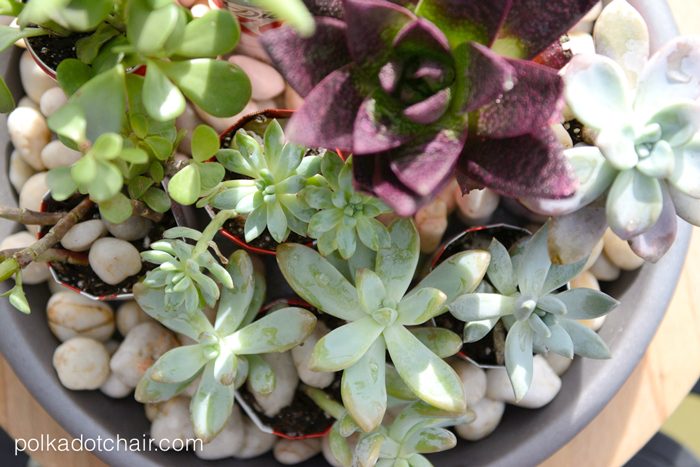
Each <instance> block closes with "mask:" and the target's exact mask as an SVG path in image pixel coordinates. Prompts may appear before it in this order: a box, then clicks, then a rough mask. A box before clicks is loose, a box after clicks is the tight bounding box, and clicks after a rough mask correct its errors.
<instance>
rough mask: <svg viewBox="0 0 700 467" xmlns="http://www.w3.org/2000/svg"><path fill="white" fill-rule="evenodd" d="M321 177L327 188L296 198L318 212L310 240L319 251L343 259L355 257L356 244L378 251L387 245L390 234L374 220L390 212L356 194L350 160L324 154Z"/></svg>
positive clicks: (306, 191) (311, 224) (312, 189)
mask: <svg viewBox="0 0 700 467" xmlns="http://www.w3.org/2000/svg"><path fill="white" fill-rule="evenodd" d="M321 174H322V175H323V178H324V179H325V180H326V182H327V186H309V187H306V188H304V190H303V191H302V192H301V193H300V194H299V196H300V197H301V199H302V200H303V201H304V202H305V203H306V204H308V205H309V206H311V207H312V208H314V209H317V210H318V211H319V212H317V213H316V214H314V215H313V216H312V217H311V220H310V221H309V230H308V232H309V237H311V238H313V239H316V240H318V251H320V252H321V254H322V255H323V256H329V255H330V254H331V253H333V252H334V251H336V250H337V251H338V253H339V254H340V256H341V257H342V258H343V259H349V258H351V257H352V256H353V255H354V254H355V250H356V248H357V244H358V243H359V242H361V243H363V244H364V245H365V246H366V247H367V248H369V249H370V250H373V251H378V250H379V249H380V248H382V247H386V246H388V245H389V243H390V241H391V240H390V239H389V233H388V232H387V230H386V227H385V226H384V224H382V223H381V222H379V221H378V220H377V219H376V217H377V216H379V215H380V214H385V213H387V212H390V209H389V208H388V207H387V206H386V205H385V204H384V203H383V202H382V201H380V200H379V199H377V198H375V197H373V196H369V195H366V194H363V193H359V192H357V191H355V189H354V188H353V182H352V157H349V158H348V160H347V161H346V162H345V163H343V160H342V159H341V158H340V156H339V155H338V154H336V153H335V152H330V151H329V152H326V153H325V154H324V155H323V159H322V160H321Z"/></svg>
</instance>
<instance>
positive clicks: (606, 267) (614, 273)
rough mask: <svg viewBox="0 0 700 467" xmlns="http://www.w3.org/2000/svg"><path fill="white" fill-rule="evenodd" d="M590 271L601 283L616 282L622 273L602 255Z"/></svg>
mask: <svg viewBox="0 0 700 467" xmlns="http://www.w3.org/2000/svg"><path fill="white" fill-rule="evenodd" d="M589 271H590V272H591V273H592V274H593V275H594V276H595V277H596V279H598V280H599V281H608V282H609V281H616V280H617V279H618V278H619V277H620V274H621V273H622V271H621V270H620V268H618V267H617V266H615V265H614V264H613V263H612V262H611V261H610V260H609V259H608V257H607V256H606V255H605V253H603V254H601V255H600V256H599V257H598V259H597V260H596V261H595V263H593V266H591V268H590V269H589Z"/></svg>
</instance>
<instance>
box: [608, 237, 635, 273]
mask: <svg viewBox="0 0 700 467" xmlns="http://www.w3.org/2000/svg"><path fill="white" fill-rule="evenodd" d="M603 241H604V242H605V246H603V251H605V256H607V258H608V259H609V260H610V262H611V263H612V264H614V265H615V266H617V267H618V268H620V269H622V270H623V271H634V270H635V269H639V268H641V267H642V266H643V265H644V260H643V259H642V258H640V257H639V256H637V255H636V254H635V253H634V251H632V248H631V247H630V246H629V244H628V243H627V242H626V241H624V240H622V239H621V238H620V237H618V236H617V235H615V233H613V231H612V230H610V229H608V230H606V231H605V235H604V236H603Z"/></svg>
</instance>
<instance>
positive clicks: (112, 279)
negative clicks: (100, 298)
mask: <svg viewBox="0 0 700 467" xmlns="http://www.w3.org/2000/svg"><path fill="white" fill-rule="evenodd" d="M89 260H90V267H91V268H92V270H93V271H94V272H95V274H97V277H99V278H100V279H102V281H104V282H105V283H106V284H109V285H117V284H119V283H120V282H122V281H124V279H126V278H128V277H131V276H135V275H136V274H138V273H139V272H141V267H142V263H141V255H140V253H139V250H137V249H136V247H135V246H134V245H132V244H131V243H129V242H125V241H124V240H119V239H117V238H101V239H99V240H97V241H96V242H95V243H93V245H92V247H91V248H90V254H89Z"/></svg>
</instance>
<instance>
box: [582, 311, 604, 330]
mask: <svg viewBox="0 0 700 467" xmlns="http://www.w3.org/2000/svg"><path fill="white" fill-rule="evenodd" d="M607 317H608V316H607V315H605V316H599V317H597V318H593V319H581V320H579V323H581V324H583V325H584V326H586V327H587V328H589V329H590V330H591V331H595V332H598V331H600V329H601V328H602V327H603V325H604V324H605V320H606V319H607Z"/></svg>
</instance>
